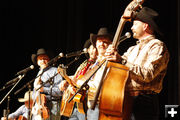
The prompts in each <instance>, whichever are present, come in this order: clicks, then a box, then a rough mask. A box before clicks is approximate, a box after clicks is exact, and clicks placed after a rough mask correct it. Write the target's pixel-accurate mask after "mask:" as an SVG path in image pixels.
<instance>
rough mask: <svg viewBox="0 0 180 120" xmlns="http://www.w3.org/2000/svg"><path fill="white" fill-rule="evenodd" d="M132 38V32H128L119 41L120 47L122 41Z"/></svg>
mask: <svg viewBox="0 0 180 120" xmlns="http://www.w3.org/2000/svg"><path fill="white" fill-rule="evenodd" d="M130 37H131V33H130V32H126V33H125V35H124V36H122V37H120V40H119V42H118V45H119V44H120V43H121V42H122V41H124V40H126V39H128V38H130Z"/></svg>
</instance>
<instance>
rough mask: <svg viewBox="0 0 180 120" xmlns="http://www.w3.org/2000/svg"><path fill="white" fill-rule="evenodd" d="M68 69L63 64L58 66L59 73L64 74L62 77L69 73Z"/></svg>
mask: <svg viewBox="0 0 180 120" xmlns="http://www.w3.org/2000/svg"><path fill="white" fill-rule="evenodd" d="M66 69H67V67H66V66H64V65H63V64H59V66H58V73H59V74H60V75H61V76H62V77H66V76H67V74H66Z"/></svg>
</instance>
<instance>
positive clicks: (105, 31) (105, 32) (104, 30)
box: [90, 27, 113, 47]
mask: <svg viewBox="0 0 180 120" xmlns="http://www.w3.org/2000/svg"><path fill="white" fill-rule="evenodd" d="M97 37H108V38H109V39H110V40H111V41H112V37H113V36H112V35H111V34H110V33H108V29H107V28H106V27H103V28H100V29H99V31H98V33H97V35H96V34H93V33H91V34H90V40H91V42H92V44H93V46H94V47H96V40H97Z"/></svg>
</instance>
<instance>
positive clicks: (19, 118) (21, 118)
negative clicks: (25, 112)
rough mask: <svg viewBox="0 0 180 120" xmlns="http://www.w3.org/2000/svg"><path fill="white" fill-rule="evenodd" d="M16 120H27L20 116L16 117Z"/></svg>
mask: <svg viewBox="0 0 180 120" xmlns="http://www.w3.org/2000/svg"><path fill="white" fill-rule="evenodd" d="M16 120H27V118H25V117H24V116H22V115H20V116H19V117H18V119H16Z"/></svg>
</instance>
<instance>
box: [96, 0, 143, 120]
mask: <svg viewBox="0 0 180 120" xmlns="http://www.w3.org/2000/svg"><path fill="white" fill-rule="evenodd" d="M143 2H144V0H133V1H132V2H131V3H130V4H129V5H128V6H127V8H126V9H125V11H124V14H123V16H122V17H121V19H120V22H119V25H118V27H117V30H116V33H115V36H114V39H113V42H112V45H113V46H114V47H115V48H117V47H118V45H119V43H120V42H121V41H120V37H121V33H122V31H123V27H124V25H125V23H126V22H127V21H131V19H132V17H134V14H135V13H136V12H135V10H137V9H138V8H139V7H141V4H142V3H143ZM106 65H107V66H106V69H105V71H104V72H105V73H106V75H105V76H103V77H104V78H103V79H102V83H100V85H102V86H99V90H97V91H98V92H97V95H96V97H95V98H97V96H98V94H100V101H99V110H100V113H99V120H128V119H129V116H130V115H129V113H130V111H131V108H130V107H131V103H132V99H130V96H128V95H125V86H126V82H127V79H128V77H129V69H128V67H126V66H124V65H121V64H119V63H113V62H109V61H107V64H106ZM100 90H101V91H100ZM128 103H129V105H128Z"/></svg>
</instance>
